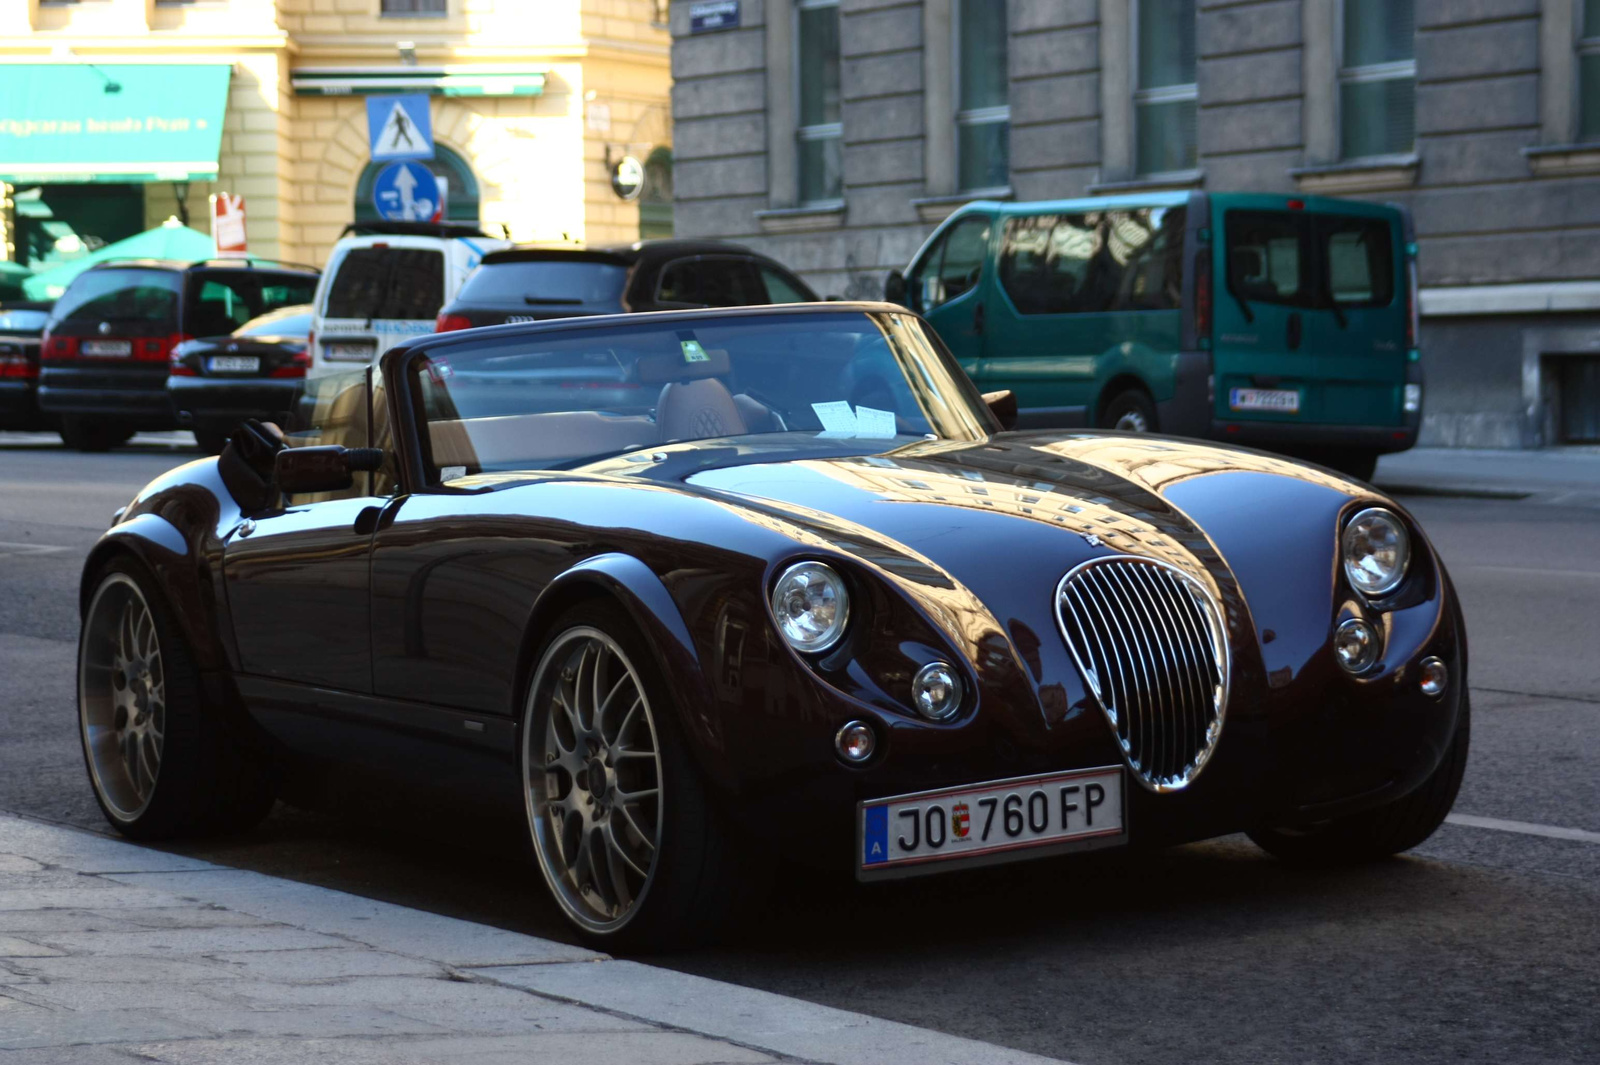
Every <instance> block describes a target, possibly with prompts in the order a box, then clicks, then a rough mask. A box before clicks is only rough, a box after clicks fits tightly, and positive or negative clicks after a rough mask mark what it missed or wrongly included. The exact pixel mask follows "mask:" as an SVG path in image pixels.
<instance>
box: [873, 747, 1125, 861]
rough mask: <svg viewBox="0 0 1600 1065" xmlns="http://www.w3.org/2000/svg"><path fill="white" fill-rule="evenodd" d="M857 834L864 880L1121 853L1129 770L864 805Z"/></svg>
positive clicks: (999, 783) (1083, 772)
mask: <svg viewBox="0 0 1600 1065" xmlns="http://www.w3.org/2000/svg"><path fill="white" fill-rule="evenodd" d="M858 828H859V831H860V849H859V851H858V853H859V855H860V858H859V862H858V864H857V867H856V875H857V877H858V878H859V879H862V880H873V879H878V878H880V877H890V876H908V875H911V874H912V873H917V872H933V871H935V870H934V869H933V868H931V867H933V866H935V865H937V864H938V863H962V864H967V863H970V864H974V865H987V864H991V863H993V862H1000V861H1005V860H1007V859H1008V858H1012V857H1021V855H1018V854H1017V853H1016V852H1019V851H1035V852H1036V853H1037V854H1042V853H1053V852H1055V851H1067V850H1087V849H1090V848H1092V847H1105V846H1116V845H1118V844H1121V843H1125V842H1126V841H1127V834H1128V826H1127V813H1126V807H1124V805H1123V773H1122V767H1121V766H1106V767H1102V768H1099V769H1075V770H1072V771H1071V772H1067V773H1047V774H1045V775H1043V776H1036V777H1017V778H1014V779H1012V780H996V781H991V782H989V783H987V784H973V785H971V786H969V787H961V788H945V789H942V790H939V791H924V792H918V793H916V794H912V795H895V796H891V797H889V798H886V799H873V800H871V801H869V802H864V803H861V805H860V820H859V822H858ZM1028 856H1029V857H1033V856H1036V855H1033V854H1030V855H1028Z"/></svg>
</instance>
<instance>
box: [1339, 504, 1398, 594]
mask: <svg viewBox="0 0 1600 1065" xmlns="http://www.w3.org/2000/svg"><path fill="white" fill-rule="evenodd" d="M1339 554H1340V557H1341V559H1342V561H1343V563H1344V576H1345V579H1346V580H1347V581H1349V582H1350V587H1352V588H1354V589H1355V590H1356V591H1358V592H1360V593H1361V594H1362V595H1364V596H1367V597H1368V598H1381V597H1382V596H1385V595H1388V594H1389V593H1390V592H1392V591H1394V590H1395V589H1396V588H1398V587H1400V582H1401V581H1403V580H1405V579H1406V571H1407V569H1409V568H1410V565H1411V534H1410V533H1408V532H1406V526H1405V522H1403V521H1401V520H1400V517H1399V515H1397V514H1395V513H1394V512H1393V511H1391V510H1386V509H1384V508H1383V507H1368V508H1367V509H1365V510H1362V511H1359V512H1357V513H1356V515H1355V516H1354V517H1352V518H1351V519H1350V520H1349V522H1347V523H1346V524H1345V527H1344V532H1343V533H1341V534H1340V536H1339Z"/></svg>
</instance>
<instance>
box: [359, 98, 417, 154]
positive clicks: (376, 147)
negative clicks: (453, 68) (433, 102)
mask: <svg viewBox="0 0 1600 1065" xmlns="http://www.w3.org/2000/svg"><path fill="white" fill-rule="evenodd" d="M367 140H368V142H369V143H370V144H371V146H372V161H373V162H375V163H383V162H388V161H389V160H392V159H432V158H433V121H432V119H430V118H429V117H428V97H427V95H426V94H424V93H420V92H418V93H410V94H408V95H405V96H369V97H367Z"/></svg>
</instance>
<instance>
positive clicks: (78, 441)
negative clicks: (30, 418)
mask: <svg viewBox="0 0 1600 1065" xmlns="http://www.w3.org/2000/svg"><path fill="white" fill-rule="evenodd" d="M132 438H133V430H132V429H130V428H128V427H127V426H125V425H118V424H116V423H115V422H109V423H108V422H90V421H86V420H84V419H82V418H63V419H61V442H62V443H63V444H66V445H67V446H68V447H70V448H73V449H74V450H77V451H110V450H111V449H112V448H114V447H120V446H121V445H123V444H126V443H127V442H128V441H129V440H131V439H132Z"/></svg>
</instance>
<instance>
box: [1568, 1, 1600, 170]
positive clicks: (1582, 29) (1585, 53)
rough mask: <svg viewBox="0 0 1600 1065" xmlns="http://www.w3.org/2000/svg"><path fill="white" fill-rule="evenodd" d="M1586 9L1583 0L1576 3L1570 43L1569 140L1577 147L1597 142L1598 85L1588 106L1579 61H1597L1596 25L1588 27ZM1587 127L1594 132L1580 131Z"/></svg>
mask: <svg viewBox="0 0 1600 1065" xmlns="http://www.w3.org/2000/svg"><path fill="white" fill-rule="evenodd" d="M1588 7H1589V5H1588V4H1587V3H1585V2H1584V0H1578V4H1577V22H1578V29H1577V34H1576V36H1577V40H1576V41H1575V42H1574V43H1573V50H1574V52H1575V53H1576V54H1575V55H1574V60H1575V62H1576V64H1577V76H1576V77H1574V78H1573V79H1572V80H1573V86H1574V90H1575V94H1576V96H1577V98H1578V103H1577V108H1576V111H1577V114H1576V115H1575V118H1576V119H1577V121H1575V122H1574V123H1573V127H1574V133H1575V134H1576V136H1575V137H1574V138H1573V139H1574V140H1575V141H1576V142H1577V143H1579V144H1594V143H1597V142H1600V84H1597V85H1596V86H1595V87H1594V96H1595V99H1594V101H1592V102H1591V101H1588V100H1585V99H1584V95H1585V94H1584V88H1585V86H1584V83H1583V61H1584V60H1585V59H1594V60H1596V61H1600V25H1595V26H1590V25H1588V21H1589V18H1588V16H1589V11H1588ZM1596 15H1597V18H1596V21H1597V22H1600V12H1596ZM1597 77H1600V71H1597ZM1585 104H1589V105H1590V107H1592V108H1593V109H1594V111H1595V112H1596V113H1595V114H1592V115H1590V114H1587V113H1586V111H1587V109H1586V108H1585V106H1584V105H1585ZM1590 123H1593V126H1594V128H1593V129H1592V130H1590V131H1587V132H1586V131H1585V130H1584V127H1585V126H1586V125H1589V124H1590Z"/></svg>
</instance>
